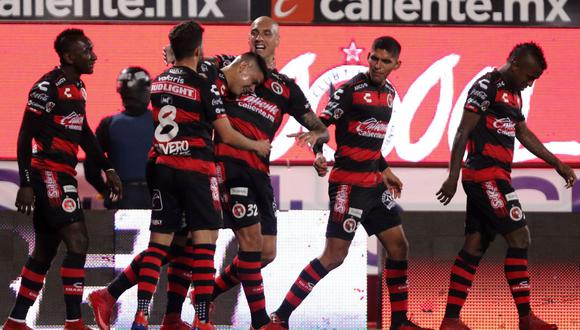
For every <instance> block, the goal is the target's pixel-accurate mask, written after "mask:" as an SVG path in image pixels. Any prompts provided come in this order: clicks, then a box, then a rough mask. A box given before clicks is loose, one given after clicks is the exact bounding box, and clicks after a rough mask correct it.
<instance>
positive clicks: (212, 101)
mask: <svg viewBox="0 0 580 330" xmlns="http://www.w3.org/2000/svg"><path fill="white" fill-rule="evenodd" d="M201 89H202V93H201V95H202V102H203V105H204V108H205V111H206V115H207V118H208V119H209V120H210V121H211V122H212V124H213V127H214V129H215V131H216V133H217V134H219V136H220V138H221V140H222V141H223V142H224V143H226V144H229V145H231V146H232V147H235V148H239V149H243V150H251V151H254V152H255V153H257V154H258V155H259V156H260V157H264V158H267V157H268V156H269V155H270V149H271V148H272V145H271V144H270V141H268V140H260V141H256V140H252V139H248V138H247V137H245V136H244V135H243V134H242V133H240V132H238V131H236V130H235V129H234V128H233V127H232V125H231V124H230V121H229V119H228V117H227V115H226V109H225V107H224V103H223V100H222V98H221V95H220V93H219V91H218V88H217V86H216V85H215V84H214V83H213V82H209V81H203V82H202V84H201Z"/></svg>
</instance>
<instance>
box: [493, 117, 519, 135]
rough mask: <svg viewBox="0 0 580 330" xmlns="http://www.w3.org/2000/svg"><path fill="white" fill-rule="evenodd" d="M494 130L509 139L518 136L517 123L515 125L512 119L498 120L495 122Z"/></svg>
mask: <svg viewBox="0 0 580 330" xmlns="http://www.w3.org/2000/svg"><path fill="white" fill-rule="evenodd" d="M493 128H495V129H496V130H497V133H498V134H502V135H505V136H509V137H515V136H516V123H514V122H513V121H512V120H511V119H510V118H508V117H506V118H496V119H495V120H494V122H493Z"/></svg>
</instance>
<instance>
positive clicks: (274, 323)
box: [266, 312, 289, 330]
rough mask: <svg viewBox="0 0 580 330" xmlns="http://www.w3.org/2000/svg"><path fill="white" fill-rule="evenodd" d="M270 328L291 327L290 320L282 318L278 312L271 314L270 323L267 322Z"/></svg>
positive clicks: (273, 329)
mask: <svg viewBox="0 0 580 330" xmlns="http://www.w3.org/2000/svg"><path fill="white" fill-rule="evenodd" d="M266 326H267V327H268V328H266V329H269V330H278V329H280V330H282V329H289V326H288V321H285V320H282V319H281V318H280V316H278V314H276V312H274V313H272V314H270V323H268V324H266Z"/></svg>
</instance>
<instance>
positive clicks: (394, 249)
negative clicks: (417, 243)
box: [387, 238, 409, 260]
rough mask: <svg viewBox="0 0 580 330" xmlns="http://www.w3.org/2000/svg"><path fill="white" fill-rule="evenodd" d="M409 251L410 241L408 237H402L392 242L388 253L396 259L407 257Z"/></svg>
mask: <svg viewBox="0 0 580 330" xmlns="http://www.w3.org/2000/svg"><path fill="white" fill-rule="evenodd" d="M408 251H409V243H408V242H407V240H406V239H404V238H403V239H400V240H397V241H395V242H390V243H389V245H388V247H387V253H388V255H389V257H390V258H393V259H396V260H405V259H407V254H408Z"/></svg>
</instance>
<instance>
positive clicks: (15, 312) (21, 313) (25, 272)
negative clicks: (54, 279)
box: [10, 256, 50, 320]
mask: <svg viewBox="0 0 580 330" xmlns="http://www.w3.org/2000/svg"><path fill="white" fill-rule="evenodd" d="M49 267H50V263H49V264H43V263H41V262H38V261H36V260H34V259H32V257H31V256H29V257H28V260H27V261H26V264H25V265H24V267H22V273H21V274H20V277H21V280H20V289H18V296H17V297H16V303H15V304H14V307H13V308H12V312H10V318H12V319H15V320H25V319H26V314H28V310H29V309H30V307H31V306H32V305H34V302H35V301H36V298H37V297H38V293H39V292H40V290H42V286H43V285H44V277H45V276H46V272H47V271H48V268H49Z"/></svg>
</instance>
